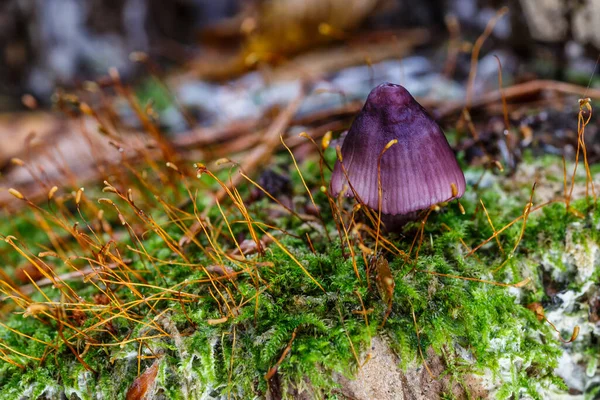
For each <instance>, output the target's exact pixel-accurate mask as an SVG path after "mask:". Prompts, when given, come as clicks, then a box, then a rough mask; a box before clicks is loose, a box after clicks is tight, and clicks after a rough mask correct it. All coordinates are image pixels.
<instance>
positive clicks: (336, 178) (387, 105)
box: [330, 83, 465, 215]
mask: <svg viewBox="0 0 600 400" xmlns="http://www.w3.org/2000/svg"><path fill="white" fill-rule="evenodd" d="M394 139H396V140H397V141H398V143H396V144H394V145H392V146H391V147H389V148H388V149H387V150H386V151H385V153H384V154H383V156H381V154H382V151H383V150H384V148H385V146H386V145H387V144H388V143H389V142H390V141H391V140H394ZM341 152H342V164H343V167H344V169H345V170H346V174H347V178H346V174H344V171H343V169H342V165H341V164H340V161H339V160H338V161H337V162H336V164H335V167H334V170H333V175H332V177H331V183H330V189H331V193H332V194H333V195H334V196H338V195H339V193H340V192H341V191H342V190H345V193H344V195H345V196H348V197H351V196H353V195H354V193H353V192H352V189H351V188H350V185H351V186H352V188H353V189H354V190H355V191H356V193H357V195H358V197H359V198H360V200H361V201H362V202H363V203H365V204H366V205H368V206H369V207H371V208H373V209H379V190H378V173H377V165H378V162H379V161H378V160H379V159H380V156H381V161H380V165H381V167H380V169H381V173H380V178H381V188H382V196H381V212H382V213H384V214H391V215H398V214H408V213H411V212H414V211H418V210H423V209H426V208H428V207H430V206H432V205H434V204H437V203H441V202H444V201H449V200H452V199H455V198H458V197H461V196H462V195H463V193H464V191H465V176H464V174H463V172H462V170H461V169H460V167H459V165H458V162H457V161H456V157H455V156H454V153H453V151H452V149H451V148H450V145H449V144H448V140H447V139H446V136H444V133H443V132H442V130H441V128H440V127H439V125H438V124H437V123H436V122H435V121H434V120H433V118H432V117H431V116H430V115H429V114H428V113H427V111H425V109H424V108H423V107H422V106H421V105H420V104H419V103H417V101H416V100H415V99H414V98H413V97H412V96H411V95H410V93H408V91H407V90H406V89H405V88H403V87H402V86H400V85H396V84H392V83H383V84H381V85H379V86H377V87H376V88H374V89H373V90H372V91H371V93H370V94H369V97H367V101H366V103H365V105H364V107H363V109H362V110H361V111H360V113H359V114H358V115H357V117H356V119H355V120H354V122H353V123H352V126H351V127H350V130H349V131H348V134H347V135H346V138H345V139H344V143H343V144H342V149H341ZM348 180H349V181H350V185H348ZM453 185H454V189H453Z"/></svg>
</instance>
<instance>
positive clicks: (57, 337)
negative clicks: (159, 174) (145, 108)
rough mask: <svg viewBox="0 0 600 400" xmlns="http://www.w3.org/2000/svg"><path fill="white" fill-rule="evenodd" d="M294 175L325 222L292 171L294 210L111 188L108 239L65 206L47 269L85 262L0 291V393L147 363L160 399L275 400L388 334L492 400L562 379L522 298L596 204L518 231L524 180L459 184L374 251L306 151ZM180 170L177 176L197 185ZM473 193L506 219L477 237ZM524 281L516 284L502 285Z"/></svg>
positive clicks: (109, 375) (547, 210)
mask: <svg viewBox="0 0 600 400" xmlns="http://www.w3.org/2000/svg"><path fill="white" fill-rule="evenodd" d="M327 157H328V159H330V158H331V157H332V155H331V153H328V154H327ZM302 173H303V177H304V179H305V181H306V184H307V186H308V187H309V188H315V190H314V191H313V192H312V194H313V196H312V197H313V198H314V201H315V206H316V207H313V208H315V209H318V210H320V215H319V217H315V216H311V215H307V213H306V211H305V207H302V205H303V204H304V205H306V204H310V202H311V199H310V198H309V196H308V195H307V192H306V190H305V189H304V184H303V183H302V181H301V179H300V175H299V174H298V173H296V172H294V173H292V174H291V179H292V193H288V194H286V196H288V197H289V198H290V199H291V202H292V204H294V205H293V206H287V207H288V208H290V207H292V208H293V209H294V213H295V214H291V213H289V212H287V211H285V209H284V208H282V207H280V206H277V205H275V203H274V202H273V201H271V200H269V199H268V198H263V199H262V200H258V201H255V202H253V203H251V202H249V201H246V203H242V201H241V199H247V198H248V196H249V195H248V193H249V192H248V191H247V190H243V189H242V187H241V186H240V191H241V193H239V196H238V195H237V192H236V193H232V195H231V197H232V198H233V201H232V202H229V203H227V202H223V203H222V204H221V203H220V204H219V205H218V206H212V207H211V208H209V209H204V206H205V205H206V204H208V202H207V201H206V198H207V197H206V196H197V198H198V199H199V200H198V201H197V202H196V203H195V204H196V207H197V208H196V209H192V208H191V207H192V206H187V209H186V208H181V209H180V208H175V207H170V206H165V204H166V203H165V202H164V200H168V199H165V197H169V196H173V197H177V196H179V195H176V194H170V195H168V196H164V194H162V197H160V198H158V197H154V195H157V196H158V193H155V192H154V191H153V190H152V185H151V184H148V182H146V184H145V185H144V186H145V188H146V189H145V190H144V192H147V194H146V195H145V197H143V200H141V201H139V202H138V203H133V202H132V201H130V200H128V197H127V196H126V195H123V194H121V192H120V191H118V190H117V189H115V190H116V195H115V196H113V200H111V202H114V203H113V204H114V205H116V207H113V208H112V209H116V210H118V213H116V212H115V213H114V215H112V218H114V219H115V221H121V222H123V221H124V223H125V227H126V228H127V230H125V231H117V228H116V226H117V224H114V225H113V226H114V227H115V231H113V232H110V233H109V232H108V231H107V230H106V229H102V230H100V228H96V226H97V224H95V222H96V221H95V220H94V219H93V218H94V217H93V215H95V213H97V209H96V208H95V206H92V205H91V204H89V205H88V204H86V205H82V206H81V207H80V208H79V209H78V211H80V212H77V213H74V215H69V216H67V217H65V216H64V215H61V218H65V220H66V221H67V222H68V223H65V224H64V225H61V224H58V223H56V224H55V225H61V226H60V228H61V229H65V226H72V225H73V222H75V221H78V222H79V224H80V226H87V227H88V228H87V229H86V230H83V229H82V230H81V231H79V232H78V233H75V236H76V237H77V239H78V240H77V242H76V243H72V244H70V245H69V247H67V248H66V250H65V251H63V252H61V254H60V255H59V256H58V260H59V262H57V263H55V266H54V267H55V269H54V272H53V274H55V275H61V274H62V273H64V272H66V271H70V270H72V267H73V266H77V267H79V268H84V267H85V268H90V267H92V268H96V270H95V272H94V274H93V275H91V276H90V277H88V278H87V279H81V278H77V279H74V280H73V279H71V280H68V281H65V282H63V285H55V286H58V287H55V288H52V287H43V288H42V289H41V290H34V291H33V292H32V293H31V294H30V295H28V296H27V299H25V297H24V296H23V297H20V296H17V297H16V298H5V301H4V303H5V306H4V307H5V310H6V311H5V312H4V313H3V321H2V323H3V325H2V326H0V343H1V344H2V346H3V347H2V348H3V350H2V353H1V355H2V357H3V359H4V361H0V388H1V389H0V398H6V399H9V398H10V399H12V398H19V397H22V398H44V397H46V398H56V397H57V396H59V394H60V393H64V394H65V395H66V396H67V397H68V398H81V399H88V398H89V399H91V398H96V397H100V395H101V396H102V397H105V398H124V396H125V393H126V391H127V388H128V387H129V386H130V385H131V383H132V382H133V381H134V379H135V378H136V376H137V375H138V374H139V373H141V372H143V371H144V370H146V369H147V368H148V367H149V366H150V365H151V364H152V363H153V362H154V361H155V360H156V359H160V364H159V365H160V367H159V370H158V374H157V377H156V380H155V385H154V386H153V387H152V390H153V391H154V393H156V394H163V395H165V396H167V397H169V398H189V397H198V398H200V397H202V398H210V397H219V396H224V395H230V396H231V397H233V398H249V397H252V396H258V397H263V396H265V395H266V393H267V392H268V391H269V390H273V389H274V386H277V388H278V390H281V391H282V392H283V393H284V396H292V395H293V393H295V392H298V391H303V390H308V391H310V392H311V393H313V394H315V396H317V397H323V398H326V397H331V396H334V395H335V394H336V393H338V392H337V390H338V388H339V383H338V380H337V379H336V374H341V375H344V376H347V377H352V376H354V374H355V373H356V372H357V369H358V368H359V366H358V363H357V361H358V359H359V358H360V354H361V352H362V351H363V350H364V349H365V348H366V346H367V345H368V343H369V341H370V338H372V337H374V336H376V335H378V336H383V337H386V338H387V340H388V342H389V344H390V346H391V348H392V349H393V350H394V351H395V352H397V353H398V354H399V355H400V358H401V360H402V363H403V366H404V367H405V368H408V367H410V366H413V365H415V364H421V363H423V362H424V363H427V362H428V361H427V359H424V358H423V357H422V356H421V354H427V349H433V351H435V352H436V353H437V354H439V355H441V356H442V357H443V358H444V360H445V363H446V368H447V373H448V374H450V375H451V376H452V379H454V380H456V381H457V382H461V381H462V379H463V377H464V376H466V375H468V374H484V373H488V374H489V375H491V379H492V380H493V381H495V382H496V386H497V387H498V390H497V392H496V397H497V398H510V397H511V396H513V395H514V396H519V395H520V394H522V393H527V394H528V395H530V396H531V397H533V398H541V397H540V394H539V393H540V388H543V387H549V386H551V385H554V386H558V387H562V386H563V385H562V384H561V381H560V379H558V378H557V377H556V376H555V375H554V374H553V370H554V368H555V367H556V366H557V360H558V357H559V355H560V353H561V350H560V348H559V345H558V342H557V341H556V335H555V333H554V332H552V331H551V329H550V328H549V326H548V324H546V323H544V322H540V321H539V320H538V319H537V318H536V315H535V314H534V313H533V312H531V311H530V310H529V309H527V308H526V305H527V304H529V303H532V302H544V301H546V300H547V298H546V296H547V295H546V294H545V293H544V291H543V290H542V281H541V279H542V277H541V275H540V272H539V271H538V265H539V262H540V260H542V258H543V257H544V253H545V252H546V251H547V250H548V248H553V249H556V250H557V251H560V249H561V247H563V246H564V241H563V239H564V234H565V232H567V230H568V229H569V227H570V226H572V225H573V224H581V223H583V224H587V225H590V226H591V225H593V224H597V223H598V219H599V215H598V213H597V212H596V211H595V209H593V208H592V209H590V208H588V206H587V203H586V202H585V201H579V202H576V203H574V205H573V206H574V208H575V209H576V210H578V214H579V215H585V217H584V218H583V219H582V218H581V217H577V216H575V215H574V214H573V213H567V212H566V210H565V206H564V204H562V203H554V204H549V205H547V206H545V207H543V208H540V209H536V210H534V211H532V212H531V214H530V215H528V218H527V224H526V228H525V230H524V231H523V222H522V220H523V219H522V218H521V219H520V220H519V219H518V218H519V217H520V216H522V215H523V207H524V205H525V203H526V202H527V201H528V198H529V193H528V189H527V188H523V190H517V191H516V192H513V193H508V192H506V191H504V190H503V189H502V188H501V186H500V185H499V184H497V183H496V184H495V185H494V186H493V187H491V188H487V189H486V190H482V191H480V192H477V193H475V192H472V193H470V194H468V195H467V196H466V198H465V199H464V200H463V202H462V204H463V206H464V208H465V210H466V213H465V214H464V215H463V214H462V213H461V212H460V210H459V208H458V207H457V205H456V204H450V205H448V206H447V207H445V208H442V209H441V211H437V212H433V213H432V214H431V215H430V216H429V217H428V220H427V223H426V224H425V225H421V224H420V223H419V222H417V223H414V224H412V225H410V226H408V227H407V228H406V230H405V231H404V234H403V235H399V236H398V235H397V236H393V235H392V236H390V238H389V241H383V240H382V241H381V243H378V244H377V245H375V240H374V239H373V236H372V235H370V234H369V232H372V231H369V230H368V228H365V229H364V230H360V229H357V227H356V225H353V228H354V229H352V227H350V225H349V224H350V223H352V221H353V219H352V218H351V217H349V216H350V215H351V213H352V210H351V209H350V208H344V209H342V211H341V213H338V214H336V212H335V211H334V212H331V211H328V210H331V203H330V200H331V199H329V198H328V197H327V196H326V195H325V194H324V193H323V192H322V191H320V190H319V189H318V188H319V187H320V186H321V185H322V184H323V182H327V179H328V176H327V174H325V176H321V173H320V168H319V164H318V163H317V162H309V163H306V164H305V165H304V166H303V167H302ZM182 179H183V182H182V184H181V185H180V186H179V187H182V188H186V187H188V188H189V187H190V186H191V185H192V184H193V183H192V182H191V181H190V180H189V179H188V178H185V177H183V178H182ZM140 192H142V191H140ZM182 192H183V193H186V191H185V190H182ZM187 193H191V191H190V192H187ZM142 194H143V193H142ZM192 197H194V196H192ZM276 197H277V196H276ZM481 202H483V204H485V206H486V210H487V213H488V215H489V217H490V219H491V220H492V221H493V223H494V225H495V230H498V229H500V228H502V227H504V226H505V225H507V224H510V223H511V222H512V221H513V220H515V219H518V220H517V221H516V222H514V223H513V225H511V226H510V227H508V228H506V229H505V230H503V232H502V234H500V235H498V237H497V239H493V240H489V241H488V239H489V238H490V237H492V235H493V234H494V228H492V226H491V225H490V223H489V221H488V217H487V216H486V214H485V212H484V211H483V208H482V206H481ZM103 204H109V202H106V201H105V202H104V203H103ZM140 204H143V206H142V205H140ZM109 210H111V208H110V207H108V208H107V216H106V218H109V219H110V218H111V215H110V214H109V213H113V211H109ZM140 210H141V211H140ZM150 210H151V212H150ZM202 212H204V217H203V218H202V219H201V220H202V221H203V225H202V226H203V227H204V228H203V229H201V230H200V231H199V233H198V235H197V236H196V239H195V240H194V241H193V242H192V243H191V244H190V245H189V246H187V247H186V248H185V250H181V249H180V248H179V247H178V246H177V241H178V240H179V239H180V238H181V236H182V235H183V234H184V233H186V232H187V228H188V227H189V225H190V224H191V222H192V221H194V220H196V219H197V218H196V217H195V216H199V215H200V214H201V213H202ZM29 213H31V214H30V215H36V216H37V217H39V216H40V215H46V218H49V219H51V217H49V216H48V215H54V214H52V213H51V211H47V210H46V211H39V210H34V211H29ZM45 213H46V214H45ZM117 215H120V219H117V218H116V217H117ZM336 215H337V216H336ZM340 216H341V220H343V221H344V223H345V227H346V231H347V232H348V236H347V237H346V234H345V233H344V229H339V225H338V224H339V221H340ZM32 220H34V219H32V218H25V219H24V221H26V222H23V223H22V224H17V226H16V227H15V226H9V227H3V228H2V230H1V232H2V234H4V235H8V234H15V233H16V232H20V233H21V237H22V236H23V232H33V231H35V229H33V228H32V226H31V221H32ZM357 221H358V219H357V218H356V219H354V222H357ZM54 222H56V221H54ZM365 226H366V225H365ZM336 227H337V228H336ZM21 230H22V232H21ZM69 232H70V233H71V234H73V233H74V232H73V231H72V230H71V231H69ZM116 232H121V233H119V234H118V233H116ZM26 234H27V235H29V234H30V233H26ZM35 235H39V232H38V233H36V234H35ZM77 235H79V236H77ZM591 235H592V236H593V240H598V237H597V234H596V233H594V234H591ZM15 236H19V234H15ZM521 236H522V237H521ZM35 237H36V238H38V237H39V239H36V240H37V241H39V242H36V243H33V244H32V246H33V245H41V246H46V244H45V238H44V236H43V235H40V236H35ZM116 237H118V238H119V240H118V241H115V238H116ZM259 238H260V239H261V240H262V242H260V245H259V244H257V240H258V239H259ZM83 239H85V240H83ZM244 240H246V242H244ZM574 240H583V236H580V237H574ZM23 241H26V240H25V238H24V237H23ZM23 241H19V242H18V243H17V242H13V243H15V245H14V246H13V245H9V244H7V243H4V245H3V247H4V248H3V250H2V256H3V257H5V258H6V260H7V262H6V263H7V264H12V263H14V262H15V260H16V259H18V258H21V257H22V255H19V253H18V252H16V251H15V249H16V248H19V249H21V250H23V253H24V254H28V255H30V256H31V254H32V252H31V251H29V250H27V248H26V246H25V244H22V242H23ZM484 241H488V243H487V244H485V245H483V246H482V247H481V248H479V249H478V250H477V251H476V252H474V253H472V252H471V249H473V248H475V247H476V246H478V245H480V244H481V243H483V242H484ZM376 246H378V250H379V251H378V252H377V254H371V253H372V251H373V249H374V248H375V247H376ZM382 249H383V250H382ZM417 249H418V250H417ZM417 253H418V256H417ZM402 254H404V255H406V256H401V255H402ZM383 258H385V259H386V260H387V261H388V262H389V265H390V271H391V276H392V278H393V281H394V290H393V297H392V302H391V304H392V307H391V310H390V311H389V315H388V301H387V299H386V294H385V290H383V291H382V290H378V287H379V288H381V282H378V280H377V273H376V272H375V271H374V268H373V265H374V260H376V259H383ZM33 259H34V261H35V262H41V261H40V260H41V257H40V258H36V257H33ZM36 260H37V261H36ZM60 260H62V261H63V262H64V261H65V260H69V261H70V262H64V264H65V265H61V263H60ZM78 263H79V264H78ZM215 265H219V266H221V267H219V268H221V269H220V270H215V269H214V266H215ZM219 271H220V272H219ZM223 271H227V272H225V273H223ZM9 273H11V271H10V270H9ZM526 279H528V280H529V282H530V283H529V284H528V285H526V286H524V287H522V288H520V287H519V285H517V286H514V284H515V283H517V282H524V280H526ZM491 282H497V283H499V284H494V283H491ZM503 285H504V286H503ZM507 286H508V287H507ZM74 294H76V296H75V295H74ZM13 296H14V294H13ZM32 307H37V308H32ZM24 311H25V312H26V313H27V314H29V316H28V317H26V316H25V315H23V312H24ZM9 312H10V313H9ZM386 316H387V319H386ZM384 321H385V322H384ZM9 360H10V361H11V362H12V363H11V362H8V361H9ZM275 371H276V372H275ZM265 377H268V378H270V379H266V378H265ZM449 395H450V394H449Z"/></svg>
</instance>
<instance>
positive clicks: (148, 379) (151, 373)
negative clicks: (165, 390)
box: [125, 359, 160, 400]
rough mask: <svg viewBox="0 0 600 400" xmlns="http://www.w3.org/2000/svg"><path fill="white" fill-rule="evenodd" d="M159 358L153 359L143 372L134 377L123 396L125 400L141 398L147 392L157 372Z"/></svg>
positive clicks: (144, 396)
mask: <svg viewBox="0 0 600 400" xmlns="http://www.w3.org/2000/svg"><path fill="white" fill-rule="evenodd" d="M159 362H160V359H158V360H156V361H154V363H153V364H152V365H151V366H150V368H148V369H147V370H146V371H144V373H143V374H141V375H140V376H138V377H137V378H135V380H134V381H133V383H132V384H131V386H130V387H129V390H127V395H126V396H125V398H126V399H127V400H142V399H145V398H146V395H147V394H149V389H150V388H151V387H152V386H153V385H154V380H155V379H156V375H157V374H158V364H159Z"/></svg>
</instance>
